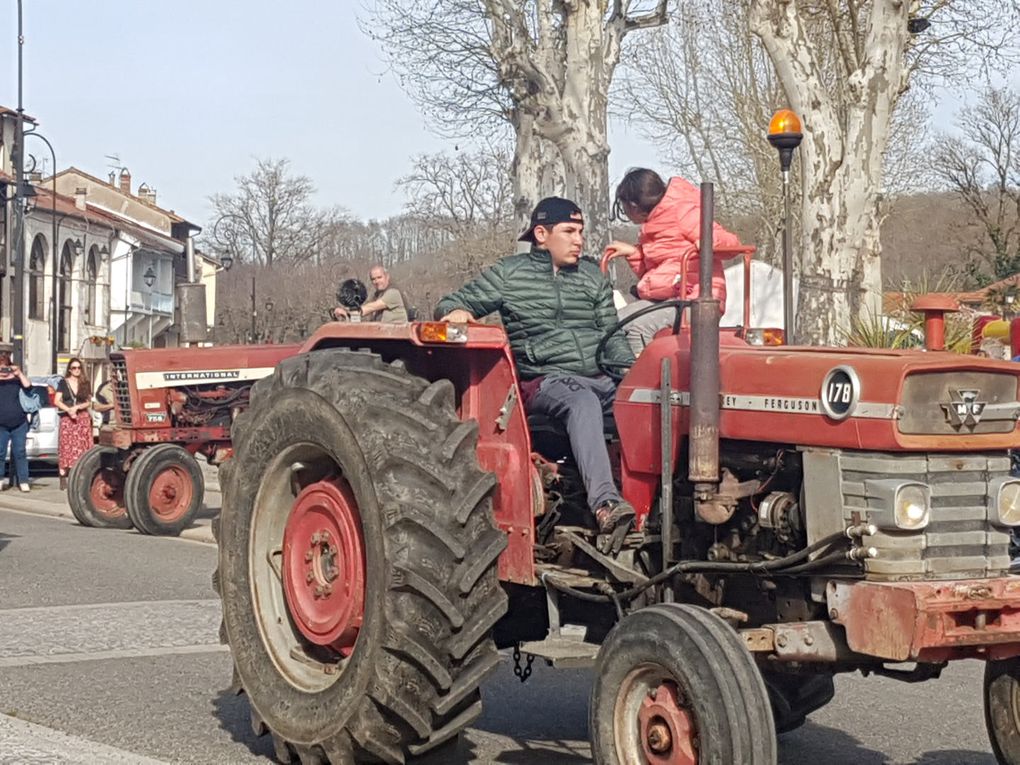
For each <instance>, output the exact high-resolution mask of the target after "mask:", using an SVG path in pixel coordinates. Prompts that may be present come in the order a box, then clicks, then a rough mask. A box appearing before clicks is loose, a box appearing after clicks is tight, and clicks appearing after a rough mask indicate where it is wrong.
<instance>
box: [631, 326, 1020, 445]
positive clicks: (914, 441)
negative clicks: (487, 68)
mask: <svg viewBox="0 0 1020 765" xmlns="http://www.w3.org/2000/svg"><path fill="white" fill-rule="evenodd" d="M723 342H724V344H723V346H722V347H721V348H720V394H721V395H720V407H721V411H720V421H719V434H720V437H721V438H730V439H741V440H751V441H763V442H773V443H787V444H789V443H794V444H798V445H802V446H819V447H827V446H828V447H836V448H849V449H867V450H873V451H900V450H926V451H931V450H939V451H957V450H960V451H963V450H974V449H1000V448H1002V449H1005V448H1011V447H1018V446H1020V437H1018V434H1017V420H1018V417H1020V397H1018V390H1017V375H1018V372H1020V366H1017V365H1016V364H1014V363H1012V362H1007V361H993V360H990V359H982V358H977V357H970V356H961V355H958V354H954V353H945V352H924V351H890V350H879V349H846V348H840V349H820V348H807V347H785V346H784V347H752V346H747V345H744V344H737V343H739V341H733V340H724V341H723ZM664 357H670V358H671V361H672V368H673V372H672V377H673V380H674V383H673V386H672V387H673V393H672V396H671V398H672V401H673V404H674V406H676V407H677V408H678V409H679V412H678V413H677V415H678V420H679V422H678V424H679V425H680V427H681V428H683V427H684V425H685V423H686V413H687V408H688V406H689V404H690V395H689V360H690V351H689V348H688V347H687V342H686V338H684V337H683V336H680V337H664V338H660V339H659V340H656V341H655V342H654V343H652V344H651V345H649V346H648V348H646V349H645V352H644V353H642V354H641V357H640V358H639V360H638V362H637V363H636V364H635V365H634V367H633V368H632V369H631V371H630V373H629V374H628V375H627V377H626V379H625V380H624V381H623V383H622V384H621V386H620V391H619V395H618V398H617V402H618V403H617V415H618V416H617V419H618V421H620V420H622V421H626V420H627V419H628V416H629V415H637V414H638V410H637V409H636V407H638V406H649V405H652V404H657V403H658V400H659V389H660V385H659V380H660V379H661V378H660V370H661V360H662V358H664ZM632 407H635V408H632ZM651 408H657V407H654V406H653V407H651ZM648 424H649V425H650V424H651V423H648ZM681 432H684V431H683V430H681Z"/></svg>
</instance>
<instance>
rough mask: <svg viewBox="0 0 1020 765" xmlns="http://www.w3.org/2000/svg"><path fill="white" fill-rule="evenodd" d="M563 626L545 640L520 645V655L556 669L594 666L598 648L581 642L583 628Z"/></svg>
mask: <svg viewBox="0 0 1020 765" xmlns="http://www.w3.org/2000/svg"><path fill="white" fill-rule="evenodd" d="M574 629H575V628H573V627H572V625H565V626H564V627H563V631H562V632H560V633H559V634H555V633H554V634H550V635H548V636H547V637H546V638H545V640H532V641H531V642H528V643H522V644H521V653H524V654H529V653H530V654H531V655H532V656H537V657H538V658H540V659H545V660H546V661H547V662H548V663H549V664H550V665H551V666H553V667H555V668H556V669H578V668H582V667H591V666H594V665H595V657H596V656H597V655H598V652H599V647H598V646H597V645H596V644H595V643H586V642H584V640H583V637H584V634H583V633H584V628H583V627H580V628H576V629H577V633H576V634H571V633H574Z"/></svg>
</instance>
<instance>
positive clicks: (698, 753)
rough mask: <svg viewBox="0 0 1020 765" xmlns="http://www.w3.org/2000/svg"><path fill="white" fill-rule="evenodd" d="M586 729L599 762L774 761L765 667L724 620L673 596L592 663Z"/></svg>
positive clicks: (712, 764) (624, 630) (637, 616)
mask: <svg viewBox="0 0 1020 765" xmlns="http://www.w3.org/2000/svg"><path fill="white" fill-rule="evenodd" d="M589 714H590V720H589V726H588V727H589V730H590V731H591V736H592V754H593V756H594V758H595V762H596V763H597V765H733V764H735V763H740V765H775V762H776V757H777V754H776V748H777V745H776V731H775V726H774V723H773V720H772V711H771V709H770V707H769V698H768V694H767V692H766V690H765V684H764V683H763V682H762V678H761V674H760V673H759V671H758V668H757V666H756V665H755V663H754V659H752V658H751V654H750V653H748V651H747V649H746V648H745V647H744V645H743V643H742V642H741V641H740V639H739V638H738V637H737V634H736V633H735V632H734V631H733V629H732V628H731V627H730V626H729V625H728V624H726V622H724V621H723V620H722V619H720V618H719V617H717V616H716V615H715V614H712V613H710V612H708V611H706V610H704V609H702V608H697V607H696V606H690V605H683V604H677V603H670V604H660V605H656V606H651V607H649V608H643V609H641V610H640V611H636V612H635V613H633V614H631V615H630V616H627V617H625V618H624V619H623V621H621V622H620V623H619V624H618V625H617V626H616V627H614V628H613V631H612V632H610V633H609V636H608V637H607V638H606V641H605V643H603V644H602V648H601V649H600V651H599V656H598V660H597V662H596V666H595V687H594V689H593V691H592V701H591V707H590V712H589Z"/></svg>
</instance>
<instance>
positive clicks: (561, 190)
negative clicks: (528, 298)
mask: <svg viewBox="0 0 1020 765" xmlns="http://www.w3.org/2000/svg"><path fill="white" fill-rule="evenodd" d="M483 2H484V7H485V13H486V17H487V19H488V22H489V25H490V32H491V38H490V39H491V42H490V52H491V56H492V59H493V61H494V62H495V64H496V67H497V71H498V77H499V81H500V85H501V86H502V87H503V88H505V89H506V90H507V92H508V93H509V94H510V97H511V102H512V104H513V108H512V114H511V124H512V125H513V127H514V132H515V135H516V151H515V155H514V203H515V209H516V211H517V214H518V216H520V218H521V220H522V223H523V221H524V220H525V219H526V218H527V215H528V214H529V213H530V211H531V209H532V207H534V205H535V203H536V202H538V200H539V199H541V198H542V197H545V196H549V195H554V194H555V195H561V196H566V197H568V198H570V199H572V200H573V201H575V202H577V203H578V204H579V205H580V206H581V208H582V210H584V213H585V218H586V229H587V238H588V240H589V242H591V243H593V244H594V248H597V247H599V246H601V244H603V243H605V242H608V241H609V166H608V158H609V141H608V136H607V120H608V114H607V112H608V102H609V86H610V83H611V82H612V78H613V73H614V72H615V70H616V66H617V64H618V63H619V60H620V48H621V45H622V42H623V39H624V37H625V36H626V35H627V34H629V33H630V32H631V31H634V30H637V29H643V28H650V27H654V26H659V25H661V24H663V23H665V21H666V0H656V2H655V4H654V7H652V6H651V5H649V6H648V7H647V8H645V9H644V10H643V11H639V10H638V6H641V5H642V2H641V1H640V0H612V2H610V1H609V0H535V2H534V3H531V2H519V1H518V0H483ZM592 249H593V247H592V245H589V247H588V251H589V252H591V251H592Z"/></svg>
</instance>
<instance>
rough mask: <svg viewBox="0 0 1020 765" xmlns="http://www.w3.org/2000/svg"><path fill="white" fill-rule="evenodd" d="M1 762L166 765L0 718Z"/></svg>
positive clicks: (132, 753) (65, 764)
mask: <svg viewBox="0 0 1020 765" xmlns="http://www.w3.org/2000/svg"><path fill="white" fill-rule="evenodd" d="M0 753H2V754H0V762H10V763H18V762H40V763H41V762H45V763H53V764H54V765H58V764H59V765H94V764H95V763H105V764H106V765H167V764H166V763H165V762H164V761H163V760H154V759H152V758H150V757H143V756H142V755H140V754H135V753H134V752H128V751H125V750H124V749H117V748H116V747H112V746H107V745H106V744H100V743H97V742H95V741H90V740H89V739H87V738H82V737H81V736H72V735H70V734H68V733H64V732H62V731H59V730H56V729H54V728H47V727H45V726H43V725H37V724H36V723H30V722H27V721H25V720H19V719H18V718H16V717H10V716H9V715H3V714H0Z"/></svg>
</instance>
